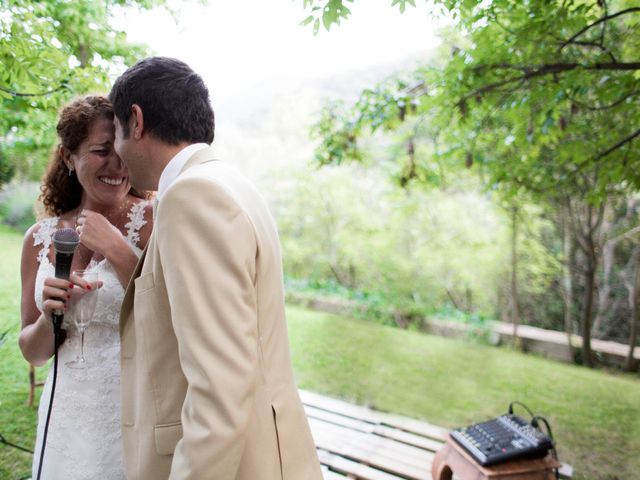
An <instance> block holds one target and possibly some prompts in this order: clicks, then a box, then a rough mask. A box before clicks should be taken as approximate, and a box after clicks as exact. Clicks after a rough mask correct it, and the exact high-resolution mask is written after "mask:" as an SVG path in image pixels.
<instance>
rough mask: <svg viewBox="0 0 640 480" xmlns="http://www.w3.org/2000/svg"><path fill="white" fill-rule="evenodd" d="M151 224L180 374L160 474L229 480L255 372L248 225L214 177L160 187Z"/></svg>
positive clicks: (252, 249) (252, 250)
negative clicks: (173, 442)
mask: <svg viewBox="0 0 640 480" xmlns="http://www.w3.org/2000/svg"><path fill="white" fill-rule="evenodd" d="M156 228H158V235H157V239H158V240H157V242H158V247H159V251H160V261H161V263H162V267H163V271H164V275H165V281H166V286H167V292H168V296H169V303H170V306H171V319H172V323H173V328H174V330H175V334H176V337H177V340H178V348H179V356H180V363H181V366H182V370H183V372H184V375H185V377H186V379H187V382H188V387H187V394H186V398H185V401H184V405H183V408H182V428H183V437H182V439H181V440H180V441H179V442H178V444H177V446H176V449H175V452H174V458H173V463H172V468H171V476H170V479H172V480H178V479H179V480H187V479H189V480H191V479H194V480H195V479H202V478H210V477H211V475H212V472H215V474H216V477H215V478H216V479H220V480H223V479H227V478H228V479H233V478H235V476H236V472H237V469H238V465H239V463H240V460H241V456H242V453H243V450H244V442H245V431H246V429H247V426H248V422H249V420H250V418H249V417H250V414H251V411H252V405H253V397H254V391H255V386H256V376H257V374H258V369H257V348H258V347H257V344H258V339H257V335H258V333H257V312H256V294H255V263H256V262H255V261H256V252H257V243H256V236H255V231H254V229H253V224H252V223H251V221H250V219H249V218H248V216H247V214H246V213H245V212H244V211H243V210H242V209H241V208H240V207H239V205H238V204H237V203H236V202H235V201H234V200H233V198H232V197H231V196H230V195H229V194H228V193H227V192H226V191H225V190H224V189H223V188H221V187H220V186H219V185H217V184H216V183H214V182H212V181H210V180H205V179H194V178H191V179H185V180H179V181H178V182H176V183H175V184H174V185H172V187H171V188H170V189H169V190H168V191H167V192H166V193H165V196H164V197H163V199H162V202H161V204H160V206H159V209H158V215H157V225H156Z"/></svg>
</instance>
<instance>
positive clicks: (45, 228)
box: [33, 217, 58, 263]
mask: <svg viewBox="0 0 640 480" xmlns="http://www.w3.org/2000/svg"><path fill="white" fill-rule="evenodd" d="M57 225H58V217H51V218H46V219H44V220H42V221H41V222H40V227H39V228H37V229H36V231H35V232H33V246H34V247H37V246H38V245H42V248H41V249H40V251H39V252H38V263H41V262H42V260H44V259H45V258H47V257H48V255H49V248H50V247H51V242H52V241H53V234H54V232H55V231H56V226H57Z"/></svg>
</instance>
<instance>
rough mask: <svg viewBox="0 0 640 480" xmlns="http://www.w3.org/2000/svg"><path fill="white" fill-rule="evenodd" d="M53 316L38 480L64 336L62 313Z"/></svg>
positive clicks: (37, 479)
mask: <svg viewBox="0 0 640 480" xmlns="http://www.w3.org/2000/svg"><path fill="white" fill-rule="evenodd" d="M52 317H53V349H54V350H53V379H52V381H51V395H50V399H49V408H48V409H47V419H46V420H45V422H44V432H43V434H42V442H41V445H40V460H39V461H38V476H37V477H36V480H40V475H41V474H42V462H43V460H44V451H45V447H46V446H47V434H48V433H49V421H50V420H51V410H52V407H53V396H54V394H55V392H56V379H57V377H58V346H59V344H60V343H61V342H60V338H61V337H62V318H63V317H62V315H58V314H56V313H54V314H53V315H52Z"/></svg>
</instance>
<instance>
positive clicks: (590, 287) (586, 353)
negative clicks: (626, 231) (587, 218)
mask: <svg viewBox="0 0 640 480" xmlns="http://www.w3.org/2000/svg"><path fill="white" fill-rule="evenodd" d="M593 256H595V251H594V252H593ZM593 256H591V255H588V258H587V271H586V272H585V286H584V310H583V311H582V356H583V357H584V364H585V365H586V366H588V367H593V356H592V354H591V316H592V312H593V291H594V288H595V284H596V269H595V265H594V263H595V262H594V258H593ZM589 257H590V258H589Z"/></svg>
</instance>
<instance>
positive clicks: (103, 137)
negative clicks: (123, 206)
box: [70, 117, 131, 208]
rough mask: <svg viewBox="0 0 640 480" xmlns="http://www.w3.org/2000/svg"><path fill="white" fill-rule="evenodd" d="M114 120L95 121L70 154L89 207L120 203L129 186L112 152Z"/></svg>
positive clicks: (120, 164) (86, 204)
mask: <svg viewBox="0 0 640 480" xmlns="http://www.w3.org/2000/svg"><path fill="white" fill-rule="evenodd" d="M113 140H114V130H113V121H112V120H110V119H108V118H104V117H103V118H98V119H96V120H94V121H93V123H92V125H91V127H90V128H89V135H88V136H87V138H85V140H84V141H83V142H82V143H81V144H80V146H79V147H78V149H77V151H76V152H74V153H72V154H71V155H70V161H71V162H72V164H73V167H74V169H75V174H76V175H77V177H78V180H79V182H80V185H82V188H83V189H84V192H83V200H84V203H85V206H87V207H88V208H96V207H98V208H99V207H101V206H102V207H110V206H115V205H118V204H120V203H121V202H122V201H123V199H124V198H125V196H126V195H127V193H128V192H129V189H130V188H131V185H130V183H129V173H128V172H127V168H126V167H125V166H124V164H123V163H122V161H120V158H119V157H118V155H117V154H116V152H115V150H114V149H113Z"/></svg>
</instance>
